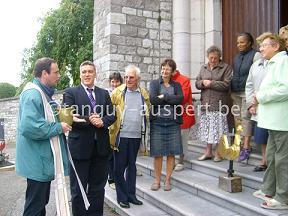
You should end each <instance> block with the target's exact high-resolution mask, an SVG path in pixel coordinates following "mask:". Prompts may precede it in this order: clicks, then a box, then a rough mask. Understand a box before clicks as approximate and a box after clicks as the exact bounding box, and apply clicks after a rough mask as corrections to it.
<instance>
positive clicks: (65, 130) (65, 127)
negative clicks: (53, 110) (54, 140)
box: [61, 122, 72, 133]
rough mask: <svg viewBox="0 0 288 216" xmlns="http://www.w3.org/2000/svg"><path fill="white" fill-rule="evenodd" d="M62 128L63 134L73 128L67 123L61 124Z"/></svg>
mask: <svg viewBox="0 0 288 216" xmlns="http://www.w3.org/2000/svg"><path fill="white" fill-rule="evenodd" d="M61 127H62V131H63V133H66V132H69V131H71V130H72V127H71V126H70V125H68V124H67V123H65V122H61Z"/></svg>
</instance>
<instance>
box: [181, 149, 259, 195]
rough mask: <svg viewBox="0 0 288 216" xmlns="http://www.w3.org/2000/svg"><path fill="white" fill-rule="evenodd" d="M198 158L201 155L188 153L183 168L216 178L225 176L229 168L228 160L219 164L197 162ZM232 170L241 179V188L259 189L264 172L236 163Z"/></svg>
mask: <svg viewBox="0 0 288 216" xmlns="http://www.w3.org/2000/svg"><path fill="white" fill-rule="evenodd" d="M199 156H201V154H199V153H198V154H197V153H192V152H189V153H188V154H187V156H186V162H185V167H186V168H189V169H193V170H195V171H198V172H201V173H204V174H207V175H211V176H214V177H217V178H218V177H219V176H220V175H226V173H227V169H228V168H229V161H228V160H223V161H221V162H214V161H213V160H206V161H198V160H197V158H198V157H199ZM233 169H234V174H235V175H237V176H240V177H241V178H242V185H243V186H246V187H249V188H252V189H257V190H258V189H260V187H261V184H262V180H263V176H264V172H253V169H254V166H252V165H249V164H244V163H238V162H234V163H233Z"/></svg>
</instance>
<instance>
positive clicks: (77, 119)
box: [73, 114, 86, 123]
mask: <svg viewBox="0 0 288 216" xmlns="http://www.w3.org/2000/svg"><path fill="white" fill-rule="evenodd" d="M79 117H80V115H79V114H73V122H77V123H79V122H86V120H85V119H81V118H79Z"/></svg>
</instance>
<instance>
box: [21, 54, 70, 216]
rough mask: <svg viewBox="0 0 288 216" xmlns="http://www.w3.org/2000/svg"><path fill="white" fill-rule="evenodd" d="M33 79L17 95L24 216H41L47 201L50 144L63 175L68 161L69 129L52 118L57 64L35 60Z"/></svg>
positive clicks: (51, 168) (51, 175)
mask: <svg viewBox="0 0 288 216" xmlns="http://www.w3.org/2000/svg"><path fill="white" fill-rule="evenodd" d="M34 76H35V78H34V80H33V82H32V83H28V84H27V85H26V86H25V88H24V90H23V92H22V93H21V96H20V103H19V116H18V128H17V141H16V171H17V173H18V174H19V175H21V176H24V177H25V178H27V189H26V200H25V206H24V213H23V215H24V216H36V215H37V216H38V215H45V212H46V211H45V206H46V204H47V203H48V202H49V194H50V184H51V181H52V180H53V179H54V157H53V153H52V150H51V145H52V144H53V142H57V144H59V145H60V147H61V148H60V149H61V151H60V153H62V159H63V167H64V172H65V173H66V174H67V169H68V161H67V155H66V149H65V145H64V136H63V134H64V133H66V132H68V131H70V130H71V126H69V125H68V124H66V123H64V122H59V120H58V118H57V116H55V113H56V112H54V110H55V107H54V104H55V102H54V101H53V100H52V95H53V94H54V88H53V86H55V85H56V84H57V82H58V81H59V79H60V74H59V69H58V65H57V63H56V61H55V60H53V59H50V58H41V59H38V60H37V61H36V63H35V68H34Z"/></svg>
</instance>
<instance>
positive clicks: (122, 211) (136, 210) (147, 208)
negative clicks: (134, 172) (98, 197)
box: [105, 179, 170, 216]
mask: <svg viewBox="0 0 288 216" xmlns="http://www.w3.org/2000/svg"><path fill="white" fill-rule="evenodd" d="M137 180H138V179H137ZM139 200H141V201H142V202H143V205H141V206H136V205H133V204H130V208H129V209H127V208H121V207H120V206H119V205H118V203H117V200H116V191H115V190H113V189H111V188H110V187H109V186H108V184H107V185H106V187H105V203H106V204H107V205H108V206H109V207H110V208H112V210H113V211H115V212H117V213H118V214H119V215H121V216H146V215H150V216H153V215H155V216H156V215H157V216H158V215H159V216H168V215H170V214H168V213H166V212H165V211H163V210H161V209H160V208H158V207H156V206H155V205H152V204H151V203H150V202H149V201H147V200H145V199H142V198H139Z"/></svg>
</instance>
